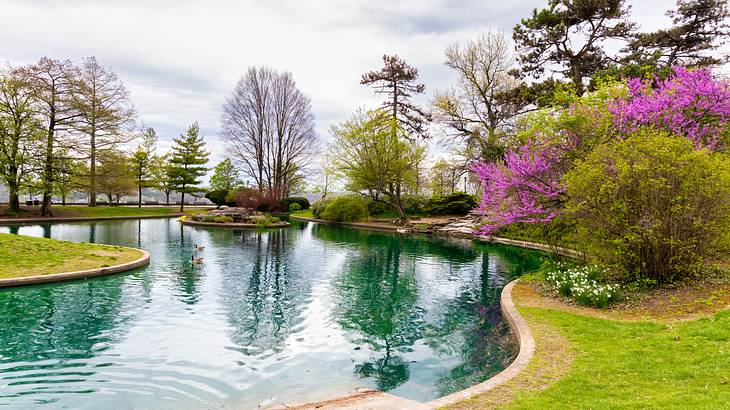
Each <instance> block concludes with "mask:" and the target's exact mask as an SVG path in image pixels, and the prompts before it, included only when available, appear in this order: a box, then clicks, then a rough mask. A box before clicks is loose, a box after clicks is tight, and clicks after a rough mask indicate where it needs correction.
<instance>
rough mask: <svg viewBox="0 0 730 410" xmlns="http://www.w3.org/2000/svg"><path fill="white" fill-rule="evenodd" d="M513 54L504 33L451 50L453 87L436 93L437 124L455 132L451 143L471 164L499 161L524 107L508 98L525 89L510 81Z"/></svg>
mask: <svg viewBox="0 0 730 410" xmlns="http://www.w3.org/2000/svg"><path fill="white" fill-rule="evenodd" d="M512 50H513V48H512V46H511V45H510V43H509V41H508V40H507V39H506V38H505V36H504V35H503V34H502V33H492V32H489V33H485V34H482V35H480V36H479V37H477V38H476V39H475V40H471V41H468V42H467V43H466V44H458V43H457V44H453V45H451V46H449V47H448V48H447V49H446V65H447V66H449V67H451V68H452V69H453V70H454V71H456V73H457V75H458V79H457V83H456V85H455V86H454V87H452V88H450V89H447V90H444V91H440V92H437V93H436V95H435V98H434V101H433V109H434V118H435V119H436V120H437V121H438V122H440V123H442V124H444V125H445V126H446V127H447V128H448V129H450V132H449V135H450V137H451V138H449V142H455V143H458V144H460V145H462V147H461V148H462V150H463V151H462V152H460V153H461V154H463V155H464V156H465V157H466V158H467V159H474V158H479V159H485V160H496V159H498V158H500V157H501V156H502V151H503V145H504V137H505V135H506V134H508V133H509V132H510V130H511V129H512V128H513V126H514V120H515V118H516V117H517V115H518V114H520V108H521V107H520V106H519V105H516V104H514V102H512V101H511V100H509V99H507V98H503V97H504V95H505V94H506V93H508V92H510V91H512V90H514V89H515V88H516V87H518V86H519V85H520V81H519V80H518V79H516V78H514V77H513V76H512V75H510V73H509V71H510V70H512V69H513V68H514V66H515V56H514V53H513V51H512Z"/></svg>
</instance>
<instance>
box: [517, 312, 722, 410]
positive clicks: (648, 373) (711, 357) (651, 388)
mask: <svg viewBox="0 0 730 410" xmlns="http://www.w3.org/2000/svg"><path fill="white" fill-rule="evenodd" d="M521 311H522V313H523V314H524V315H525V316H526V318H527V319H528V322H535V321H538V322H546V323H548V324H549V325H551V326H554V327H555V328H557V330H558V331H559V332H560V333H561V334H562V335H563V336H564V337H565V338H566V339H567V340H568V341H569V342H570V343H571V344H573V345H574V347H575V350H576V351H577V355H576V358H575V361H574V362H573V364H572V367H571V369H570V371H569V372H568V374H567V375H565V376H564V377H563V378H561V379H560V380H559V381H557V382H556V383H555V384H553V385H552V386H550V387H549V388H547V389H545V390H543V391H541V392H532V393H524V394H519V393H518V394H517V395H516V399H515V400H514V401H512V402H511V403H509V404H508V405H507V406H506V407H507V408H513V409H538V408H543V409H544V408H580V409H588V408H595V409H619V408H621V409H625V408H633V409H645V408H661V409H667V408H677V409H679V408H683V409H686V408H691V409H717V408H721V407H723V406H725V405H727V404H728V403H730V311H725V312H721V313H718V314H716V315H715V316H712V317H708V318H705V319H700V320H695V321H690V322H685V323H653V322H625V321H617V320H608V319H598V318H593V317H588V316H583V315H579V314H573V313H567V312H560V311H556V310H550V309H542V308H523V309H521Z"/></svg>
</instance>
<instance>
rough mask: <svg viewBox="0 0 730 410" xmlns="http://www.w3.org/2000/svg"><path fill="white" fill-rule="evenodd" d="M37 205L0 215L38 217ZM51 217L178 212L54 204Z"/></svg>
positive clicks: (189, 211)
mask: <svg viewBox="0 0 730 410" xmlns="http://www.w3.org/2000/svg"><path fill="white" fill-rule="evenodd" d="M39 209H40V208H38V207H32V208H28V207H23V210H22V211H21V213H20V214H18V215H9V214H7V213H5V214H3V213H2V212H0V216H1V217H8V218H12V217H18V218H35V217H39ZM208 210H209V209H206V208H193V207H190V208H185V212H184V213H185V214H188V215H192V214H196V213H200V212H207V211H208ZM51 212H52V214H53V217H56V218H74V217H88V218H94V217H95V218H108V217H115V216H129V217H135V216H168V215H175V214H179V207H176V206H160V207H142V208H137V207H133V206H111V207H110V206H97V207H94V208H90V207H87V206H61V205H54V206H53V207H52V208H51Z"/></svg>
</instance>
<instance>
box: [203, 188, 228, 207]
mask: <svg viewBox="0 0 730 410" xmlns="http://www.w3.org/2000/svg"><path fill="white" fill-rule="evenodd" d="M227 196H228V191H226V190H225V189H216V190H214V191H210V192H208V193H206V194H205V197H206V198H208V199H209V200H210V202H212V203H214V204H216V206H217V207H218V208H220V207H221V205H226V203H227V201H226V197H227Z"/></svg>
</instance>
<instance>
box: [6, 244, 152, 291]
mask: <svg viewBox="0 0 730 410" xmlns="http://www.w3.org/2000/svg"><path fill="white" fill-rule="evenodd" d="M0 259H2V261H3V263H2V264H0V287H8V286H18V285H26V284H34V283H44V282H55V281H58V280H67V279H81V278H88V277H93V276H100V275H105V274H110V273H116V272H122V271H126V270H131V269H135V268H137V267H140V266H143V265H145V264H147V263H148V262H149V254H148V253H147V252H145V251H142V250H139V249H134V248H127V247H123V246H113V245H97V244H90V243H80V242H68V241H59V240H55V239H46V238H33V237H29V236H22V235H12V234H0Z"/></svg>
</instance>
